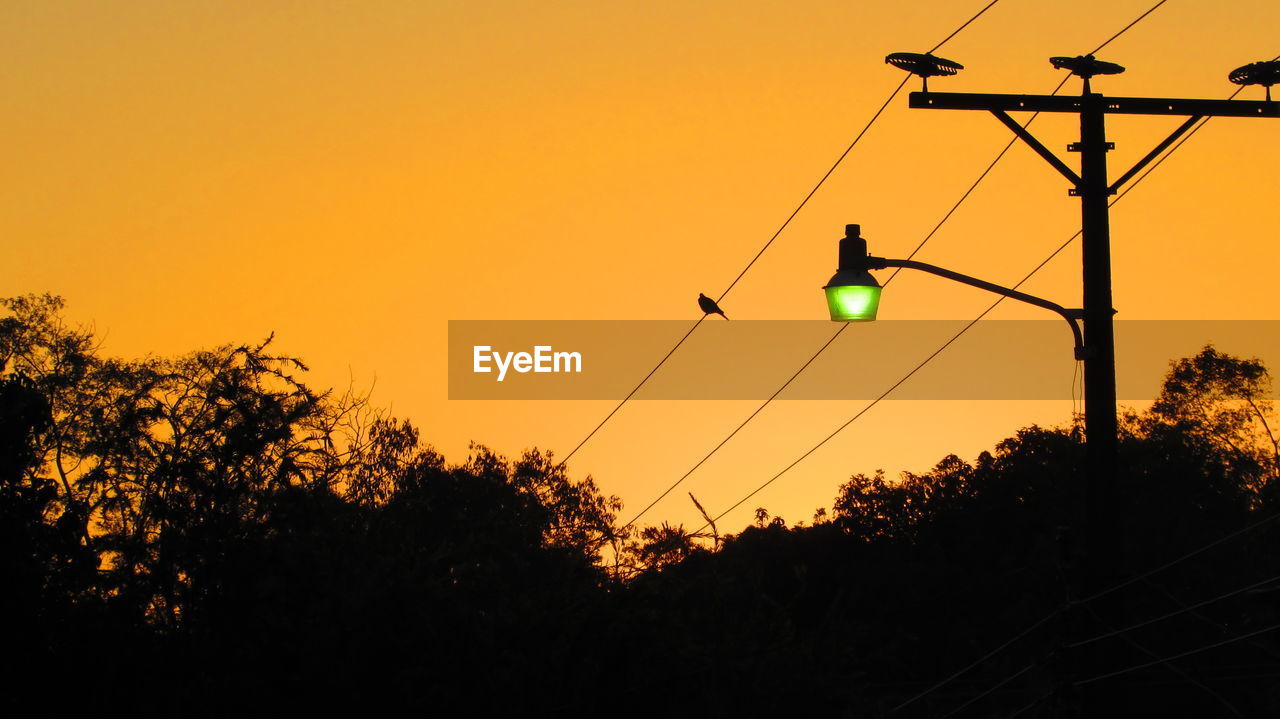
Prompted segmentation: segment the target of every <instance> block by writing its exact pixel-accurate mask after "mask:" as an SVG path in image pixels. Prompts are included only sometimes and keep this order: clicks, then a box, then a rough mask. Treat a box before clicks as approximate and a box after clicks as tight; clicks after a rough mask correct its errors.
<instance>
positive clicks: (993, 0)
mask: <svg viewBox="0 0 1280 719" xmlns="http://www.w3.org/2000/svg"><path fill="white" fill-rule="evenodd" d="M998 2H1000V0H991V2H990V3H987V6H986V7H984V8H982V9H981V10H979V11H978V13H977V14H976V15H974V16H973V17H971V18H969V19H968V20H965V21H964V24H963V25H961V26H960V27H958V28H956V29H955V30H954V31H952V33H951V34H950V35H948V36H946V37H944V38H942V42H940V43H938V44H937V45H934V46H933V48H932V49H931V50H929V52H930V54H932V53H935V52H937V51H938V48H940V47H942V46H943V45H946V44H947V43H948V42H950V41H951V38H953V37H955V36H956V35H959V34H960V31H961V30H963V29H965V28H967V27H969V23H971V22H973V21H974V20H977V19H978V18H980V17H982V14H983V13H985V12H986V11H988V10H990V9H991V8H992V6H994V5H995V4H996V3H998Z"/></svg>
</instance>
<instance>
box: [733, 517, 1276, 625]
mask: <svg viewBox="0 0 1280 719" xmlns="http://www.w3.org/2000/svg"><path fill="white" fill-rule="evenodd" d="M716 519H717V520H718V519H719V517H717V518H716ZM1277 519H1280V512H1277V513H1275V514H1273V515H1271V516H1270V517H1266V518H1264V519H1260V520H1258V521H1256V522H1254V523H1253V524H1250V525H1249V526H1247V527H1244V528H1243V529H1238V530H1236V531H1234V532H1232V533H1230V534H1228V535H1226V536H1225V537H1219V538H1218V539H1215V540H1213V541H1212V542H1209V543H1208V544H1206V545H1204V546H1202V547H1199V548H1197V549H1193V550H1191V551H1190V552H1187V553H1186V554H1183V555H1182V556H1180V557H1178V558H1176V559H1172V560H1170V561H1168V562H1165V563H1164V564H1161V565H1160V566H1158V567H1154V568H1152V569H1148V570H1147V571H1145V572H1142V573H1141V574H1135V575H1133V576H1132V577H1129V578H1128V579H1126V580H1124V581H1122V582H1119V583H1117V584H1113V585H1111V586H1110V587H1108V588H1106V589H1103V590H1101V591H1099V592H1097V593H1096V594H1092V595H1090V596H1088V597H1085V598H1084V599H1081V600H1079V603H1080V604H1083V603H1085V602H1092V601H1093V600H1095V599H1101V598H1102V597H1105V596H1107V595H1108V594H1111V593H1113V592H1117V591H1119V590H1121V589H1124V588H1125V587H1127V586H1129V585H1131V584H1133V583H1135V582H1140V581H1142V580H1144V579H1146V578H1147V577H1150V576H1153V575H1156V574H1159V573H1160V572H1163V571H1164V570H1166V569H1168V568H1170V567H1172V566H1174V565H1177V564H1181V563H1182V562H1185V561H1186V560H1188V559H1191V558H1192V557H1195V556H1197V555H1200V554H1204V553H1205V552H1207V551H1209V550H1210V549H1213V548H1214V547H1217V546H1219V545H1221V544H1224V543H1226V542H1228V541H1230V540H1232V539H1235V538H1236V537H1239V536H1240V535H1242V534H1246V533H1248V532H1252V531H1254V530H1255V529H1258V528H1260V527H1263V526H1266V525H1268V524H1270V523H1272V522H1274V521H1276V520H1277Z"/></svg>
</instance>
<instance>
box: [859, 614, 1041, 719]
mask: <svg viewBox="0 0 1280 719" xmlns="http://www.w3.org/2000/svg"><path fill="white" fill-rule="evenodd" d="M1061 611H1062V608H1061V607H1060V608H1058V609H1055V610H1053V611H1052V612H1050V613H1048V614H1046V615H1045V616H1044V617H1042V618H1041V619H1039V620H1038V621H1036V622H1034V623H1032V624H1031V626H1029V627H1027V628H1026V629H1023V630H1022V631H1020V632H1018V633H1017V634H1015V635H1013V637H1012V638H1010V639H1008V640H1006V641H1005V642H1004V643H1003V644H1001V645H1000V646H998V647H996V648H995V649H992V650H991V651H989V652H987V653H986V654H983V655H982V656H980V657H978V658H977V659H975V660H974V661H972V662H970V663H969V664H966V665H965V666H964V667H962V668H960V669H959V670H958V671H956V672H953V673H952V674H949V675H947V676H946V677H945V678H943V679H942V680H940V681H938V682H936V683H934V684H932V685H930V686H929V688H927V689H925V690H924V691H922V692H920V693H919V694H916V695H915V696H913V697H911V698H910V699H908V700H906V701H905V702H902V703H901V704H899V705H897V706H895V707H894V708H892V709H890V710H889V711H887V712H885V713H884V714H881V715H880V716H881V719H883V717H887V716H889V715H891V714H893V713H894V712H897V711H899V710H901V709H903V708H905V707H908V706H910V705H911V704H914V703H915V702H917V701H919V700H920V699H922V698H924V697H925V696H927V695H929V694H931V693H932V692H934V691H937V690H938V689H941V688H942V687H944V686H946V685H947V684H948V683H950V682H951V681H952V680H954V679H956V678H957V677H960V676H962V675H964V674H965V673H966V672H968V671H969V670H970V669H973V668H974V667H976V666H978V665H979V664H981V663H983V662H985V661H987V660H988V659H990V658H991V657H994V656H995V655H997V654H999V653H1000V652H1002V651H1004V650H1005V649H1006V648H1008V647H1009V646H1010V645H1012V644H1014V643H1015V642H1017V641H1018V640H1019V639H1022V638H1023V637H1025V636H1027V635H1028V634H1030V633H1032V632H1034V631H1035V630H1037V629H1039V628H1040V627H1042V626H1044V625H1045V623H1047V622H1048V621H1049V620H1050V619H1053V618H1054V617H1056V616H1058V614H1059V613H1060V612H1061ZM1027 669H1030V667H1027ZM1022 671H1023V672H1025V671H1026V669H1024V670H1022ZM1018 673H1019V674H1021V673H1022V672H1018Z"/></svg>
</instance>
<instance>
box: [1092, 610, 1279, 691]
mask: <svg viewBox="0 0 1280 719" xmlns="http://www.w3.org/2000/svg"><path fill="white" fill-rule="evenodd" d="M1277 629H1280V623H1276V624H1271V625H1268V626H1265V627H1263V628H1261V629H1255V630H1254V631H1252V632H1249V633H1248V634H1241V635H1239V636H1235V637H1231V638H1229V639H1223V640H1221V641H1217V642H1213V643H1211V644H1206V645H1204V646H1201V647H1197V648H1195V649H1189V650H1187V651H1185V652H1179V653H1178V654H1174V655H1171V656H1167V657H1161V658H1159V659H1155V660H1152V661H1149V662H1143V663H1141V664H1135V665H1133V666H1130V667H1126V668H1124V669H1117V670H1115V671H1111V672H1106V673H1105V674H1098V675H1095V676H1092V677H1089V678H1087V679H1080V680H1078V681H1076V682H1075V685H1076V686H1084V685H1085V684H1093V683H1094V682H1100V681H1102V680H1104V679H1111V678H1112V677H1118V676H1122V675H1124V674H1129V673H1132V672H1136V671H1140V670H1142V669H1146V668H1148V667H1153V666H1156V665H1157V664H1164V663H1167V662H1172V661H1175V660H1178V659H1183V658H1185V657H1190V656H1194V655H1196V654H1202V653H1204V652H1207V651H1210V650H1213V649H1217V648H1219V647H1225V646H1227V645H1228V644H1234V643H1236V642H1241V641H1244V640H1245V639H1251V638H1253V637H1257V636H1261V635H1263V634H1268V633H1270V632H1274V631H1276V630H1277Z"/></svg>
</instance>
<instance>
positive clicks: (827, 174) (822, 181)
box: [557, 0, 1000, 521]
mask: <svg viewBox="0 0 1280 719" xmlns="http://www.w3.org/2000/svg"><path fill="white" fill-rule="evenodd" d="M999 1H1000V0H992V1H991V2H990V3H988V4H987V5H986V6H985V7H983V8H982V9H981V10H979V11H978V12H977V14H975V15H974V16H973V17H971V18H969V19H968V20H966V21H965V22H964V24H963V25H961V26H960V27H958V28H956V30H955V31H954V32H952V33H951V34H950V35H948V36H947V37H946V38H944V39H943V40H942V42H940V43H938V44H937V45H935V46H934V47H933V50H937V49H938V48H940V47H942V46H943V45H945V44H946V43H947V42H948V41H949V40H951V38H953V37H955V36H956V35H957V34H959V32H960V31H961V30H963V29H965V28H966V27H968V26H969V25H970V23H972V22H973V21H974V20H977V19H978V18H979V17H981V16H982V14H983V13H985V12H986V11H987V10H990V9H991V7H992V6H994V5H995V4H996V3H998V2H999ZM933 50H930V51H929V52H933ZM910 79H911V76H910V75H907V76H906V77H904V78H903V79H902V82H900V83H898V86H897V87H896V88H894V89H893V92H891V93H889V97H887V98H885V101H884V102H883V103H881V105H880V107H879V109H877V110H876V111H875V114H873V115H872V116H871V119H870V120H868V121H867V124H866V125H864V126H863V128H862V130H861V131H859V132H858V134H857V136H855V137H854V138H853V141H852V142H850V143H849V146H848V147H846V148H845V149H844V152H842V153H840V156H839V157H837V158H836V161H835V162H834V163H832V165H831V167H830V168H829V169H828V170H827V171H826V172H825V173H824V174H823V175H822V177H821V178H820V179H819V180H818V182H817V184H815V185H814V186H813V189H811V190H809V194H807V195H805V196H804V199H802V200H801V201H800V204H799V205H796V208H795V209H794V210H792V211H791V214H790V215H788V216H787V219H786V220H784V221H783V222H782V224H781V225H780V226H779V227H778V229H777V230H776V231H775V232H774V233H773V235H772V236H770V237H769V239H768V240H767V241H765V243H764V245H763V246H762V247H761V248H760V250H759V251H758V252H756V254H755V256H754V257H752V258H751V260H750V261H748V262H747V264H746V266H745V267H743V268H742V271H741V272H739V273H738V276H737V277H734V278H733V281H732V282H730V283H729V286H728V287H726V288H725V289H724V291H723V292H721V293H720V296H719V297H717V298H716V304H720V303H721V302H722V301H724V298H725V297H726V296H728V294H729V292H730V291H732V290H733V288H734V287H735V286H737V284H738V282H739V281H740V280H741V279H742V278H743V277H744V276H745V275H746V274H747V271H748V270H750V269H751V268H752V266H754V265H755V263H756V261H757V260H759V259H760V257H761V256H762V255H764V253H765V251H766V250H768V249H769V247H770V246H771V245H772V244H773V242H774V240H777V239H778V237H779V236H780V235H781V234H782V232H783V230H786V229H787V227H788V226H789V225H790V224H791V221H792V220H794V219H795V218H796V215H798V214H800V211H801V210H803V209H804V208H805V205H807V204H809V200H810V199H812V198H813V196H814V195H815V194H817V192H818V190H819V189H821V188H822V186H823V185H824V184H826V181H827V179H828V178H830V177H831V175H832V174H833V173H834V172H835V171H836V168H838V167H840V164H841V163H842V162H844V159H845V158H846V157H848V156H849V153H850V152H852V151H853V148H854V147H857V145H858V142H859V141H860V140H862V138H863V136H864V135H866V134H867V131H869V130H870V129H871V126H872V125H874V124H875V123H876V120H878V119H880V115H882V114H883V113H884V111H885V110H886V109H887V108H888V107H889V103H891V102H893V100H894V98H896V97H897V96H898V93H900V92H902V88H904V87H906V85H907V81H908V80H910ZM703 319H706V315H705V314H704V315H703V316H702V317H701V318H699V319H698V321H697V322H695V323H694V325H693V327H691V328H690V329H689V331H688V332H686V333H685V335H684V336H683V337H681V338H680V341H678V342H676V344H675V346H673V347H672V348H671V350H670V351H668V352H667V354H666V355H664V356H663V358H662V359H661V360H659V361H658V364H656V365H654V367H653V369H651V370H649V373H648V374H646V375H645V376H644V378H643V379H641V380H640V382H639V383H638V384H637V385H636V386H635V387H634V388H633V389H632V390H631V391H630V392H629V393H627V396H626V397H624V398H623V399H622V401H621V402H619V403H618V404H617V406H615V407H614V408H613V409H612V410H610V412H609V414H607V415H605V417H604V419H602V420H600V423H599V424H597V425H596V426H595V428H594V429H592V430H591V432H589V433H588V434H587V436H586V437H584V438H583V439H582V441H581V442H579V443H578V445H577V446H576V447H574V448H573V449H572V450H571V451H570V452H569V453H568V454H567V455H565V457H564V459H562V460H560V463H559V465H557V466H561V467H562V466H564V465H565V464H567V463H568V461H569V459H570V458H571V457H573V455H574V454H577V452H578V450H580V449H582V447H583V445H585V444H586V443H587V441H588V440H590V439H591V438H592V437H594V436H595V434H596V433H597V432H599V431H600V429H601V428H602V427H604V425H605V424H607V423H608V422H609V420H610V419H612V418H613V416H614V415H615V414H617V413H618V411H619V410H621V409H622V407H623V406H624V405H626V403H627V402H629V401H630V400H631V398H632V397H634V396H635V394H636V392H639V391H640V388H641V387H644V385H645V383H647V382H648V381H649V378H651V377H653V375H654V373H656V372H657V371H658V370H659V369H660V368H661V367H662V365H663V364H665V363H666V361H667V360H668V359H669V358H670V357H671V355H673V354H675V351H676V350H678V349H680V346H681V345H683V344H684V342H685V340H687V339H689V336H690V335H692V334H693V331H694V330H696V329H698V325H699V324H701V323H702V320H703ZM837 334H839V333H837ZM833 339H834V338H833ZM810 361H812V360H810ZM673 488H674V487H673ZM667 491H668V492H670V491H671V490H667ZM663 494H664V496H665V494H666V493H665V492H664V493H663ZM633 521H634V520H633Z"/></svg>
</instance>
